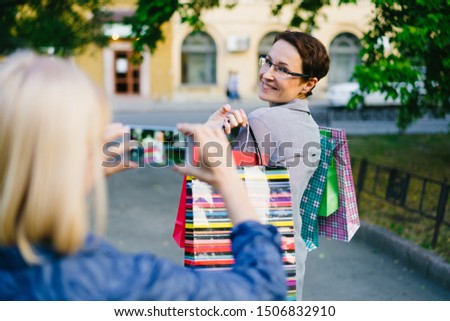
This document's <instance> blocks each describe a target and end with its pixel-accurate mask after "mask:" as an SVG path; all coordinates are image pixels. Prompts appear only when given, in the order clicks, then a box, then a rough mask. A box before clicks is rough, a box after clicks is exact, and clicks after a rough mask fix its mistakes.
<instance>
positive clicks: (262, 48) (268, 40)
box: [258, 31, 278, 57]
mask: <svg viewBox="0 0 450 321" xmlns="http://www.w3.org/2000/svg"><path fill="white" fill-rule="evenodd" d="M277 34H278V32H275V31H272V32H269V33H267V34H266V35H265V36H264V37H263V38H262V39H261V41H260V42H259V46H258V57H259V55H265V54H267V53H268V52H269V51H270V48H272V44H273V40H274V39H275V36H276V35H277Z"/></svg>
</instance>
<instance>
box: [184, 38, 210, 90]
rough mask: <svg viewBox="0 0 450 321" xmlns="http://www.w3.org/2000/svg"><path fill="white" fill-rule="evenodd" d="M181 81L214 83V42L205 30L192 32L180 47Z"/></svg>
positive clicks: (196, 83) (193, 83) (194, 83)
mask: <svg viewBox="0 0 450 321" xmlns="http://www.w3.org/2000/svg"><path fill="white" fill-rule="evenodd" d="M181 51H182V52H181V82H182V83H183V84H192V85H203V84H215V83H216V44H215V43H214V40H213V39H212V38H211V37H210V36H209V35H208V34H207V33H205V32H193V33H191V34H189V35H188V36H187V37H186V39H184V41H183V46H182V49H181Z"/></svg>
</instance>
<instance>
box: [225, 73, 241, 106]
mask: <svg viewBox="0 0 450 321" xmlns="http://www.w3.org/2000/svg"><path fill="white" fill-rule="evenodd" d="M226 93H227V98H228V102H230V103H232V102H234V101H239V100H240V99H241V96H240V95H239V76H238V73H237V71H235V70H230V71H229V73H228V81H227V86H226Z"/></svg>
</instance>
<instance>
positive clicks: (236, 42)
mask: <svg viewBox="0 0 450 321" xmlns="http://www.w3.org/2000/svg"><path fill="white" fill-rule="evenodd" d="M249 45H250V39H249V37H248V36H228V37H227V50H228V51H229V52H241V51H246V50H248V47H249Z"/></svg>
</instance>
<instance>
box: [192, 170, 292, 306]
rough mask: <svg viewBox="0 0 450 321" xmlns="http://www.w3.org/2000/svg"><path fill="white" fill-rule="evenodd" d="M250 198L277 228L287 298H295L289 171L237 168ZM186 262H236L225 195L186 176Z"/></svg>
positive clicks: (218, 265)
mask: <svg viewBox="0 0 450 321" xmlns="http://www.w3.org/2000/svg"><path fill="white" fill-rule="evenodd" d="M237 170H238V171H239V174H240V176H241V178H242V180H243V181H244V184H245V186H246V189H247V192H248V194H249V197H250V199H251V201H252V203H253V204H254V206H255V207H256V210H257V212H258V213H259V215H260V217H261V220H262V221H263V222H264V223H265V224H272V225H274V226H275V227H277V229H278V231H279V233H280V234H281V239H282V251H283V261H284V268H285V271H286V282H287V286H288V294H287V295H288V296H287V300H295V299H296V285H295V274H296V271H295V253H294V251H295V248H294V226H293V225H294V224H293V220H292V201H291V191H290V185H289V173H288V171H287V169H286V168H269V167H265V166H245V167H238V168H237ZM185 186H186V204H185V205H186V206H185V214H186V215H185V217H186V218H185V240H184V249H185V252H184V253H185V255H184V264H185V266H186V267H190V268H195V269H208V270H224V269H230V268H231V266H232V264H233V263H234V258H233V255H232V252H231V241H230V232H231V228H232V223H231V221H230V219H229V218H228V213H227V210H226V208H225V204H224V202H223V199H222V196H221V195H220V194H218V193H217V191H215V190H214V188H213V187H211V186H210V185H209V184H207V183H205V182H202V181H200V180H198V179H196V178H194V177H189V176H188V177H187V178H186V185H185Z"/></svg>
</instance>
